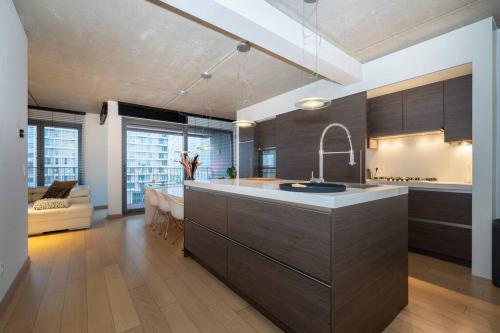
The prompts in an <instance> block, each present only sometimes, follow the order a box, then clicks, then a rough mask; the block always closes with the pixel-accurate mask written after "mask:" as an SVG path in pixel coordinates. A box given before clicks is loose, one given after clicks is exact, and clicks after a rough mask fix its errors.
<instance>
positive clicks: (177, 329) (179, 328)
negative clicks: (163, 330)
mask: <svg viewBox="0 0 500 333" xmlns="http://www.w3.org/2000/svg"><path fill="white" fill-rule="evenodd" d="M161 310H162V312H163V315H164V316H165V318H166V319H167V322H168V325H169V326H170V328H171V330H172V332H173V333H199V332H200V330H199V329H198V328H197V327H196V325H195V324H194V323H193V321H192V320H191V318H189V316H188V315H187V313H186V312H185V311H184V310H183V309H182V307H181V305H180V304H179V303H178V302H174V303H172V304H170V305H168V306H165V307H163V308H162V309H161Z"/></svg>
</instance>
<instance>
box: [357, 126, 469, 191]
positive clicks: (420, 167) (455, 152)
mask: <svg viewBox="0 0 500 333" xmlns="http://www.w3.org/2000/svg"><path fill="white" fill-rule="evenodd" d="M366 167H367V168H370V169H371V170H372V171H375V168H378V169H379V170H378V172H377V176H393V177H394V176H396V177H436V178H437V179H438V180H439V181H442V182H453V183H470V182H471V181H472V145H471V144H458V143H452V144H450V143H447V142H444V134H443V133H436V134H426V135H413V136H405V137H398V138H384V139H379V140H378V149H368V150H367V151H366Z"/></svg>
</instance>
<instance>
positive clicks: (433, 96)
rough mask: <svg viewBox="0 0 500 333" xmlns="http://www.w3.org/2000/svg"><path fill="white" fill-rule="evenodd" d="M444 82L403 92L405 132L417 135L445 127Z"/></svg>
mask: <svg viewBox="0 0 500 333" xmlns="http://www.w3.org/2000/svg"><path fill="white" fill-rule="evenodd" d="M443 121H444V114H443V82H437V83H433V84H428V85H425V86H421V87H417V88H413V89H408V90H405V91H403V131H404V132H405V133H417V132H428V131H437V130H440V129H441V128H443V127H444V123H443Z"/></svg>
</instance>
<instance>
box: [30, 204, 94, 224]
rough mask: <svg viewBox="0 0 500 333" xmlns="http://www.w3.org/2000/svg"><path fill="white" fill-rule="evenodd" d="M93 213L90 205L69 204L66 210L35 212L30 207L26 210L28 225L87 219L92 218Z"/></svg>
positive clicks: (56, 209)
mask: <svg viewBox="0 0 500 333" xmlns="http://www.w3.org/2000/svg"><path fill="white" fill-rule="evenodd" d="M93 211H94V207H93V206H92V204H90V203H71V205H70V206H69V207H68V208H55V209H48V210H35V209H33V207H32V205H30V207H29V208H28V223H37V222H45V221H54V222H56V221H60V220H71V219H75V218H88V217H90V216H92V212H93Z"/></svg>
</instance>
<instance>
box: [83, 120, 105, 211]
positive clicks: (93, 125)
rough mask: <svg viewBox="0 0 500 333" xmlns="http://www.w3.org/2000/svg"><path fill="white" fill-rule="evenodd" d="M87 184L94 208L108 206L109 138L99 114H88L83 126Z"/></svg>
mask: <svg viewBox="0 0 500 333" xmlns="http://www.w3.org/2000/svg"><path fill="white" fill-rule="evenodd" d="M83 128H84V133H83V141H84V142H83V150H84V154H83V156H84V163H85V183H86V184H87V185H89V186H90V190H91V193H92V203H93V204H94V206H106V205H107V204H108V146H107V142H108V137H107V131H106V125H100V124H99V114H95V113H87V114H86V115H85V124H84V126H83Z"/></svg>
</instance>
